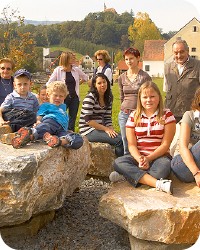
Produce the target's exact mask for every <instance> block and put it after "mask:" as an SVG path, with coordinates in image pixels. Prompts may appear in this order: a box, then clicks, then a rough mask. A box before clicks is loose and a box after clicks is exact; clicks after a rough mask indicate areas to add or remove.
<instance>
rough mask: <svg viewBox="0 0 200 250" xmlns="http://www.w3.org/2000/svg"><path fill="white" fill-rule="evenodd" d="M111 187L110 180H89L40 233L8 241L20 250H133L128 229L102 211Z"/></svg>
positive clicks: (11, 245) (67, 200)
mask: <svg viewBox="0 0 200 250" xmlns="http://www.w3.org/2000/svg"><path fill="white" fill-rule="evenodd" d="M109 186H110V184H109V181H108V180H99V179H93V178H88V179H86V180H85V181H84V182H83V184H82V186H81V188H80V189H79V191H77V192H74V194H73V195H72V196H71V197H68V198H67V199H66V200H65V203H64V205H63V207H62V208H61V209H59V210H57V212H56V216H55V218H54V220H53V221H52V222H51V223H49V224H47V225H46V227H44V228H43V229H41V230H40V231H39V233H38V234H37V235H36V236H34V237H30V238H27V239H20V240H19V239H18V240H16V239H9V240H8V239H4V241H5V242H6V244H8V245H9V246H10V247H12V248H14V249H18V250H130V245H129V239H128V235H127V233H126V231H125V230H124V229H122V228H121V227H118V226H117V225H115V224H114V223H112V222H110V221H109V220H107V219H104V218H102V217H100V216H99V213H98V204H99V199H100V198H101V196H102V195H103V194H104V193H106V192H107V191H108V189H109Z"/></svg>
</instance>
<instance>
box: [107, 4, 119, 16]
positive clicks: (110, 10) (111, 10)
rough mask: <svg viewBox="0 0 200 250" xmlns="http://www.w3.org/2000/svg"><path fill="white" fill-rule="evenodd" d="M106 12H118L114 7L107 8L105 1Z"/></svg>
mask: <svg viewBox="0 0 200 250" xmlns="http://www.w3.org/2000/svg"><path fill="white" fill-rule="evenodd" d="M104 12H113V13H115V14H117V11H116V10H115V9H114V8H107V7H106V4H105V2H104Z"/></svg>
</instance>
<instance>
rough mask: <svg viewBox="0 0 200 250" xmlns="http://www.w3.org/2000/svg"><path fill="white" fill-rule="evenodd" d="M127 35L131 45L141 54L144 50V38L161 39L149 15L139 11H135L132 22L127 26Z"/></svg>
mask: <svg viewBox="0 0 200 250" xmlns="http://www.w3.org/2000/svg"><path fill="white" fill-rule="evenodd" d="M128 35H129V40H130V41H131V43H132V46H134V47H136V48H137V49H139V51H140V52H141V54H142V53H143V50H144V41H145V40H158V39H163V38H162V36H161V33H160V31H159V29H158V28H157V27H156V25H155V24H154V22H152V20H151V19H150V18H149V15H148V14H147V13H141V12H138V13H137V15H136V17H135V20H134V23H133V24H132V25H130V26H129V28H128Z"/></svg>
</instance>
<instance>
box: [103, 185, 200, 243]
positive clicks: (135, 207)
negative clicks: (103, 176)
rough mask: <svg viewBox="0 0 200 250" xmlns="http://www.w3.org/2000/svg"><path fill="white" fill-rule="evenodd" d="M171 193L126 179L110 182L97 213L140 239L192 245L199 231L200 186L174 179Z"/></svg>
mask: <svg viewBox="0 0 200 250" xmlns="http://www.w3.org/2000/svg"><path fill="white" fill-rule="evenodd" d="M173 184H174V194H173V195H168V194H166V193H164V192H159V191H156V190H155V188H149V187H147V186H145V185H142V186H141V187H138V188H134V187H133V186H131V185H130V184H129V183H128V182H127V181H124V182H118V183H113V184H112V187H111V189H110V190H109V191H108V193H107V194H105V195H103V196H102V198H101V200H100V203H99V212H100V215H101V216H102V217H104V218H107V219H109V220H111V221H112V222H114V223H116V224H118V225H119V226H121V227H123V228H124V229H125V230H127V232H128V233H129V234H130V235H131V236H133V237H135V238H137V239H141V240H146V241H147V240H148V241H154V242H162V243H165V244H193V243H195V242H196V241H197V239H198V236H199V233H200V223H199V221H200V188H199V187H197V185H196V184H195V183H181V182H180V181H178V180H176V181H175V180H173Z"/></svg>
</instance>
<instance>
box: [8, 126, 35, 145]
mask: <svg viewBox="0 0 200 250" xmlns="http://www.w3.org/2000/svg"><path fill="white" fill-rule="evenodd" d="M31 135H32V130H31V129H30V128H26V127H23V128H20V129H19V130H18V131H17V132H16V136H15V137H14V138H13V139H12V141H11V144H12V146H13V148H21V147H23V146H24V145H26V144H27V143H28V142H30V141H31Z"/></svg>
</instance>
